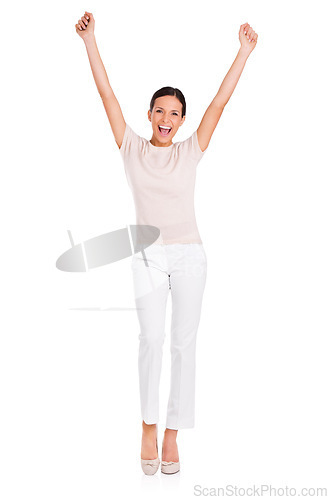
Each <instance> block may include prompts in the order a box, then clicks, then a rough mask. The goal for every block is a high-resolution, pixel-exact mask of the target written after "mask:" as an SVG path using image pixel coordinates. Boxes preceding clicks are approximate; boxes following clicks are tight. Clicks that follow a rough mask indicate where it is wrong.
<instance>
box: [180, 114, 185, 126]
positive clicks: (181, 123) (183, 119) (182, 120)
mask: <svg viewBox="0 0 329 500" xmlns="http://www.w3.org/2000/svg"><path fill="white" fill-rule="evenodd" d="M185 118H186V116H184V118H182V119H181V122H180V127H181V126H182V125H183V123H184V122H185Z"/></svg>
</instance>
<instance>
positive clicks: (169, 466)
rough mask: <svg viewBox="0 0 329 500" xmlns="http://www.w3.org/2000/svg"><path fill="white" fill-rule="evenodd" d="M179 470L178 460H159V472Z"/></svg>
mask: <svg viewBox="0 0 329 500" xmlns="http://www.w3.org/2000/svg"><path fill="white" fill-rule="evenodd" d="M179 471H180V462H179V460H178V462H166V461H165V460H161V472H163V473H164V474H175V473H176V472H179Z"/></svg>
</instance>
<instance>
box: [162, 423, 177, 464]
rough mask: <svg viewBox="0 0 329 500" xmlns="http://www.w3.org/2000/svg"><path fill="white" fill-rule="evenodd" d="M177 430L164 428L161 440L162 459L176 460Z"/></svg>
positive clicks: (166, 460) (167, 460)
mask: <svg viewBox="0 0 329 500" xmlns="http://www.w3.org/2000/svg"><path fill="white" fill-rule="evenodd" d="M177 432H178V431H177V430H174V429H168V428H167V429H166V430H165V433H164V436H163V441H162V460H163V461H165V462H178V461H179V455H178V448H177V443H176V438H177Z"/></svg>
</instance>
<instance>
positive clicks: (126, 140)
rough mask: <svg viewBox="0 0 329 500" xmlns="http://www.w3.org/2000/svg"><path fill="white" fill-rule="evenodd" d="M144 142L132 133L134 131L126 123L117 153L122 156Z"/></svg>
mask: <svg viewBox="0 0 329 500" xmlns="http://www.w3.org/2000/svg"><path fill="white" fill-rule="evenodd" d="M144 140H145V139H144V138H143V137H141V136H140V135H138V134H137V133H136V132H135V131H134V129H133V128H132V127H131V126H130V125H129V124H128V123H127V122H126V128H125V132H124V135H123V140H122V144H121V147H120V149H119V151H120V153H121V154H122V155H125V154H126V153H127V152H129V151H130V150H132V149H134V148H135V147H138V146H139V145H140V144H141V142H143V141H144Z"/></svg>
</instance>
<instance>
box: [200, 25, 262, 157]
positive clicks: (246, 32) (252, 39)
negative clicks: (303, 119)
mask: <svg viewBox="0 0 329 500" xmlns="http://www.w3.org/2000/svg"><path fill="white" fill-rule="evenodd" d="M257 38H258V35H257V33H255V32H254V30H253V29H252V28H251V26H249V24H248V23H245V24H242V25H241V26H240V31H239V39H240V42H241V47H240V49H239V52H238V54H237V56H236V58H235V60H234V62H233V64H232V66H231V67H230V69H229V71H228V73H227V75H226V76H225V78H224V80H223V82H222V84H221V86H220V87H219V90H218V92H217V94H216V96H215V97H214V99H213V100H212V102H211V103H210V105H209V107H208V108H207V110H206V112H205V114H204V115H203V118H202V120H201V122H200V125H199V127H198V130H197V135H198V142H199V146H200V148H201V150H202V151H204V150H205V149H206V148H207V147H208V144H209V142H210V139H211V136H212V134H213V132H214V130H215V128H216V126H217V124H218V121H219V119H220V117H221V115H222V113H223V111H224V108H225V106H226V104H227V102H228V101H229V99H230V97H231V95H232V94H233V91H234V89H235V87H236V84H237V83H238V81H239V78H240V76H241V73H242V70H243V68H244V65H245V63H246V61H247V59H248V57H249V55H250V54H251V52H252V51H253V50H254V48H255V47H256V44H257Z"/></svg>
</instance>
